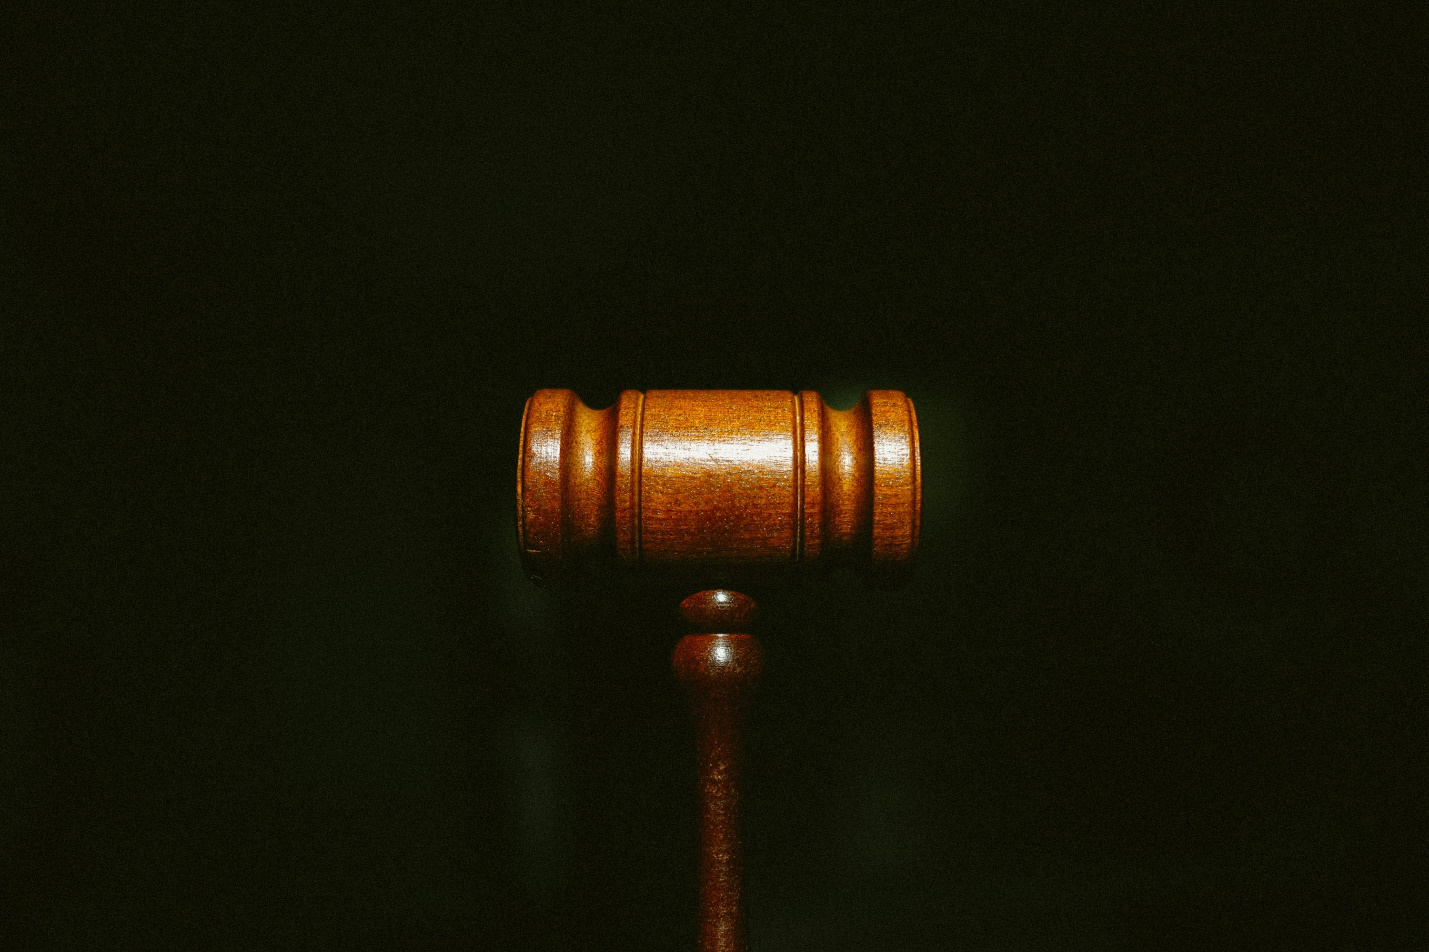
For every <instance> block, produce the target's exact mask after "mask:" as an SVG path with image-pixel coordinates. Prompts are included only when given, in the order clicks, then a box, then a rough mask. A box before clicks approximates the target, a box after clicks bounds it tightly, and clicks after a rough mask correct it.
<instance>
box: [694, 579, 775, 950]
mask: <svg viewBox="0 0 1429 952" xmlns="http://www.w3.org/2000/svg"><path fill="white" fill-rule="evenodd" d="M680 612H681V614H682V615H684V617H685V620H686V621H687V622H689V623H690V624H691V625H692V626H693V627H695V628H696V629H697V631H698V633H697V634H693V635H687V636H686V637H685V638H683V639H682V640H681V641H680V643H679V645H677V646H676V648H675V654H674V658H673V659H672V663H673V665H674V669H675V675H676V677H678V678H679V679H680V682H681V683H682V684H683V685H684V686H685V692H686V694H687V695H688V696H689V699H690V709H691V712H692V713H693V714H694V720H695V741H696V756H697V769H698V789H699V818H700V859H699V863H700V910H699V946H698V948H699V952H745V950H746V949H747V948H748V940H747V938H746V932H745V923H744V903H743V882H742V880H743V872H742V864H741V856H740V853H741V850H740V839H739V824H740V819H739V815H740V787H739V778H740V772H741V766H742V764H741V757H742V751H741V746H742V744H741V741H742V737H741V734H742V727H743V720H744V716H745V712H746V709H747V707H748V703H749V699H750V695H751V694H752V693H753V691H754V686H755V683H756V682H757V681H758V679H759V673H760V668H761V666H762V664H763V652H762V651H761V649H760V647H759V642H758V641H756V640H755V638H754V637H753V636H752V635H749V634H743V633H741V630H742V629H745V628H747V627H748V625H749V623H750V622H752V621H753V620H754V614H755V604H754V599H752V598H750V597H748V596H747V595H742V594H740V593H738V592H730V591H722V590H715V591H706V592H699V593H698V594H695V595H691V596H690V597H689V598H687V599H685V600H684V602H682V603H681V604H680Z"/></svg>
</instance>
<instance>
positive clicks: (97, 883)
mask: <svg viewBox="0 0 1429 952" xmlns="http://www.w3.org/2000/svg"><path fill="white" fill-rule="evenodd" d="M934 10H935V8H934V7H932V6H929V5H925V6H923V7H919V8H917V10H916V11H915V12H912V13H910V12H908V11H894V10H883V11H874V12H869V13H863V14H850V13H848V12H837V13H836V12H832V11H826V10H824V11H815V10H807V11H797V12H791V11H789V10H783V9H780V10H773V9H765V10H763V11H761V12H756V13H748V12H732V11H727V10H723V9H721V8H720V7H718V6H714V5H701V6H698V7H691V8H688V9H680V10H676V11H671V12H666V13H652V14H648V15H636V14H634V13H633V12H628V11H627V12H626V13H623V14H621V15H615V14H612V13H608V12H602V13H588V14H585V15H583V16H580V17H576V18H566V17H561V18H556V17H551V18H543V17H542V16H541V15H534V14H525V15H520V16H511V15H505V14H502V13H498V12H494V11H489V10H485V9H481V8H478V6H477V5H472V6H471V7H470V8H464V7H463V8H453V9H431V8H423V9H422V10H420V11H416V10H413V11H408V12H402V13H395V14H390V15H377V14H370V13H362V14H358V13H354V12H352V11H342V10H339V9H338V8H336V7H332V8H327V9H322V10H317V11H313V12H308V13H303V12H299V11H297V10H291V11H289V12H274V13H262V14H260V13H257V12H255V11H254V10H251V9H248V8H246V7H236V6H235V7H220V6H217V5H203V6H201V7H197V8H193V9H190V10H189V11H188V12H186V13H185V12H182V11H171V12H166V13H164V14H162V15H160V14H154V15H152V16H144V15H139V14H124V15H122V17H115V18H112V19H111V18H106V17H105V16H103V15H95V16H93V17H90V16H87V15H86V16H81V15H80V14H76V13H67V14H63V15H61V16H56V17H52V18H51V19H50V20H49V21H48V22H46V23H43V24H34V25H20V26H16V27H15V28H14V29H13V30H11V31H10V34H11V36H10V38H11V40H12V42H14V43H15V45H16V49H17V53H16V55H15V57H14V58H12V59H11V66H10V67H8V68H9V69H11V71H12V72H11V76H12V81H11V82H10V84H9V85H10V88H11V90H12V92H14V93H16V94H18V102H19V104H20V108H19V109H18V110H16V111H15V113H14V118H15V119H17V120H18V123H17V125H16V127H15V132H14V134H13V135H12V136H10V137H9V139H10V145H11V149H10V150H8V151H9V154H10V156H11V157H12V158H16V159H18V162H17V163H15V164H14V165H13V166H12V167H13V168H14V169H15V170H16V171H15V172H14V174H13V175H12V176H11V178H10V182H9V187H7V190H6V191H7V194H9V196H10V197H9V199H7V201H6V205H7V209H6V212H5V222H6V224H5V226H4V235H5V245H4V248H3V256H4V258H5V261H6V274H7V275H8V277H7V278H6V280H5V282H4V292H3V293H4V294H5V300H6V302H7V303H6V310H7V311H8V312H9V313H11V314H14V315H19V316H20V317H21V318H24V319H25V320H22V321H20V322H11V321H6V322H5V330H4V332H3V334H0V340H3V345H4V348H5V355H6V356H5V378H6V387H7V392H8V394H9V396H7V397H6V403H7V410H8V411H11V412H7V413H6V419H7V421H8V422H7V423H6V424H5V426H4V437H3V438H4V447H3V452H0V466H3V473H4V476H5V479H6V483H5V505H4V509H5V525H4V532H3V537H0V545H2V546H3V548H0V582H3V585H4V589H5V592H6V594H5V596H4V600H3V605H4V614H3V616H0V621H3V624H4V630H5V637H4V639H3V643H4V649H3V655H0V678H3V683H0V692H3V705H4V707H3V712H2V713H3V721H4V724H5V728H4V731H5V736H6V738H7V745H6V753H5V755H4V757H3V761H4V768H3V769H4V777H5V781H4V786H5V788H6V790H7V793H6V794H5V795H4V797H3V799H4V801H5V803H6V806H5V807H4V809H3V813H4V814H5V821H4V827H3V829H4V830H5V831H6V832H5V835H6V841H5V844H4V849H3V858H0V867H3V870H2V871H0V872H3V877H4V879H3V882H4V884H5V891H6V894H7V896H8V898H7V899H6V900H5V901H4V902H3V908H4V912H3V916H4V918H3V920H0V922H3V923H5V927H4V928H5V932H4V934H3V935H0V939H4V940H5V941H4V942H3V944H4V945H5V946H6V947H7V948H9V947H13V948H17V949H18V948H40V947H57V948H72V949H79V948H110V947H113V946H115V945H132V946H134V947H141V948H147V949H165V948H186V949H235V950H237V949H244V950H248V949H275V950H276V949H299V948H314V949H316V948H392V949H424V948H433V949H437V948H442V949H445V948H466V949H519V950H525V949H531V950H537V949H592V950H594V949H622V950H643V949H652V950H653V949H675V948H691V947H692V942H693V912H694V900H695V895H694V830H693V803H692V797H693V791H692V756H693V755H692V750H691V747H690V740H689V735H688V725H687V723H686V721H685V717H684V712H683V709H682V705H681V699H680V697H679V696H678V693H677V691H676V690H675V688H674V686H673V685H672V683H671V680H670V677H669V674H668V654H669V651H670V649H671V647H672V646H673V644H674V642H675V640H676V638H677V637H678V635H679V633H680V632H679V630H678V625H677V623H676V621H675V619H674V617H673V611H672V607H673V606H672V604H671V603H669V602H668V601H661V600H659V599H653V598H652V599H645V600H638V599H630V598H620V597H616V596H613V595H610V594H608V593H607V594H602V593H601V592H599V591H592V590H590V589H589V587H587V589H586V590H571V591H566V592H563V593H547V592H542V591H540V590H537V589H536V588H534V587H533V586H532V585H530V584H529V583H528V582H527V581H526V580H525V579H524V578H523V577H522V576H521V573H520V568H519V565H518V563H517V557H516V544H515V538H514V524H513V479H512V477H513V475H514V468H515V453H516V439H517V430H518V425H519V420H520V413H521V407H522V402H523V400H524V399H525V397H526V396H528V395H529V394H530V393H531V392H532V391H533V390H535V389H536V388H538V387H571V388H574V389H576V390H577V391H578V392H579V393H580V394H581V395H582V396H583V397H584V398H585V399H586V401H587V402H588V403H590V404H591V405H593V406H602V405H606V404H608V403H609V402H610V401H612V400H613V399H614V396H615V394H616V393H617V392H618V391H619V390H620V389H621V388H625V387H636V388H660V387H780V388H785V387H787V388H791V389H817V390H819V391H820V392H821V393H823V394H824V396H825V398H826V399H827V400H829V402H830V403H832V404H834V405H836V406H847V405H849V404H850V403H851V402H852V401H853V400H854V399H856V396H857V394H858V393H859V392H860V391H861V390H863V389H864V388H867V387H894V388H899V389H903V390H905V391H906V392H907V393H908V394H909V395H910V396H912V397H913V399H914V400H915V401H916V403H917V405H918V411H919V417H920V422H921V426H922V438H923V447H924V463H925V473H926V475H925V492H926V498H925V509H924V511H925V530H924V543H923V559H922V564H921V567H920V569H919V572H918V574H917V576H916V578H915V580H914V581H913V582H912V584H910V585H908V586H907V587H905V588H903V589H900V590H896V591H882V590H875V589H871V588H869V587H867V586H865V585H864V584H863V583H862V582H861V581H859V580H858V579H857V578H852V577H849V578H845V577H839V576H833V577H829V578H825V579H821V580H814V581H811V582H809V583H806V584H805V585H803V586H802V587H795V588H791V589H789V590H787V591H776V592H773V593H772V594H768V595H766V597H765V598H764V607H765V621H764V625H763V631H762V633H763V636H764V640H765V644H766V646H767V650H768V653H769V659H770V660H769V664H768V673H767V675H766V678H765V680H764V683H763V687H762V693H761V695H760V698H759V703H758V706H757V709H756V714H755V718H754V722H753V724H752V725H751V738H750V744H749V746H750V767H749V777H748V815H747V831H748V880H749V894H750V917H751V928H752V932H753V936H754V940H755V948H756V949H761V950H769V952H773V950H783V949H788V950H795V949H887V950H903V949H907V950H924V949H943V948H947V949H954V948H958V949H963V948H966V949H1000V948H1019V949H1052V948H1056V949H1119V948H1126V949H1132V948H1136V949H1141V948H1149V947H1154V948H1210V947H1216V948H1253V947H1259V946H1264V945H1282V946H1283V947H1296V948H1365V947H1374V948H1399V947H1403V948H1410V947H1417V948H1423V947H1424V944H1425V943H1426V942H1429V935H1426V927H1425V906H1424V895H1423V884H1424V881H1425V877H1426V875H1429V870H1426V869H1425V862H1424V849H1423V840H1422V839H1421V838H1420V837H1419V835H1418V833H1417V832H1416V825H1417V824H1419V823H1420V822H1421V821H1422V816H1423V813H1424V810H1425V808H1426V804H1425V800H1424V797H1423V793H1422V791H1423V787H1422V785H1421V784H1420V783H1419V782H1418V780H1417V779H1416V778H1417V777H1418V776H1419V775H1420V773H1421V771H1422V768H1423V760H1424V747H1423V742H1424V738H1425V736H1426V728H1429V724H1426V715H1425V701H1424V699H1425V696H1426V689H1429V684H1426V670H1429V669H1426V658H1425V652H1424V649H1423V644H1422V640H1423V635H1424V627H1423V623H1422V617H1423V609H1424V607H1425V594H1424V592H1425V585H1426V582H1429V571H1427V570H1429V559H1426V549H1425V544H1424V536H1423V534H1422V532H1421V529H1420V523H1421V522H1422V520H1423V517H1424V515H1425V494H1424V476H1423V471H1422V464H1421V463H1420V462H1417V461H1416V456H1417V452H1416V450H1417V447H1416V445H1415V443H1416V439H1418V438H1421V437H1422V435H1423V427H1422V424H1421V423H1420V419H1421V418H1420V416H1419V414H1418V412H1417V410H1416V409H1414V406H1415V401H1414V397H1416V396H1417V395H1418V392H1419V391H1421V390H1422V388H1423V370H1422V357H1421V355H1420V354H1419V353H1417V352H1416V351H1415V349H1414V348H1413V347H1412V346H1411V343H1412V340H1413V334H1412V328H1411V319H1413V318H1416V317H1417V318H1419V319H1422V313H1423V299H1422V298H1420V297H1419V296H1418V295H1417V294H1416V293H1415V292H1414V290H1413V288H1414V285H1415V283H1416V279H1415V277H1414V275H1415V274H1416V273H1418V272H1421V271H1422V269H1423V267H1424V260H1425V258H1424V253H1425V250H1426V249H1425V243H1424V232H1423V230H1422V229H1419V228H1418V226H1417V218H1418V216H1417V215H1415V214H1411V213H1412V212H1413V210H1414V209H1415V207H1416V203H1417V202H1420V201H1422V200H1423V198H1424V194H1423V188H1422V177H1423V176H1422V171H1423V168H1422V164H1420V165H1413V166H1412V165H1411V159H1412V157H1413V156H1414V155H1415V154H1416V153H1415V151H1414V150H1413V149H1411V142H1412V136H1411V133H1412V132H1413V129H1412V127H1410V126H1409V125H1408V124H1407V123H1404V122H1402V121H1400V118H1399V117H1398V116H1397V111H1398V109H1399V104H1400V103H1401V102H1403V101H1404V100H1406V99H1407V98H1408V97H1410V96H1411V95H1412V94H1414V93H1415V91H1416V90H1418V91H1419V92H1422V85H1420V84H1419V81H1418V80H1417V79H1416V78H1415V73H1416V72H1417V70H1415V69H1414V66H1415V64H1416V63H1417V62H1419V61H1422V53H1423V49H1424V42H1425V39H1426V37H1425V18H1424V14H1423V10H1422V8H1421V9H1418V10H1416V11H1414V12H1413V13H1400V12H1393V11H1389V12H1386V11H1384V10H1378V9H1374V10H1372V9H1369V8H1363V7H1360V6H1359V5H1353V6H1351V5H1346V7H1345V8H1343V9H1334V8H1329V7H1315V6H1313V5H1311V6H1300V7H1297V8H1296V10H1295V12H1294V13H1293V14H1287V15H1283V16H1282V15H1272V14H1269V13H1262V14H1252V13H1249V12H1246V11H1244V10H1240V9H1238V8H1234V7H1230V6H1228V8H1227V9H1226V10H1224V11H1221V10H1218V9H1216V8H1208V7H1195V6H1191V7H1187V6H1186V5H1184V4H1161V5H1155V4H1147V5H1137V4H1122V5H1119V6H1113V7H1103V8H1099V9H1084V10H1078V11H1076V12H1056V11H1053V10H1051V9H1047V8H1043V7H1041V6H1038V5H1030V4H1011V5H1007V4H982V5H973V6H967V5H963V6H957V5H948V6H938V7H937V8H936V12H934ZM17 64H18V66H19V69H18V70H16V69H15V66H16V65H17ZM1419 131H1420V132H1422V128H1421V129H1420V130H1419ZM1412 170H1414V171H1416V174H1415V176H1414V177H1413V178H1411V171H1412ZM14 411H18V412H14ZM761 594H763V593H761Z"/></svg>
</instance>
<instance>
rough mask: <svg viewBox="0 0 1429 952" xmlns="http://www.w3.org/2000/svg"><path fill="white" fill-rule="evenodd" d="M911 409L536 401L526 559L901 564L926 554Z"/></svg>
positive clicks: (884, 395) (790, 397) (808, 400)
mask: <svg viewBox="0 0 1429 952" xmlns="http://www.w3.org/2000/svg"><path fill="white" fill-rule="evenodd" d="M921 493H922V481H921V473H920V461H919V453H918V424H917V417H916V416H915V413H914V410H913V403H912V401H911V400H909V399H908V398H907V397H906V396H904V395H903V394H902V393H901V392H899V391H896V390H870V391H868V392H867V393H866V394H865V395H864V397H863V399H862V400H860V401H859V403H858V404H857V405H856V406H854V407H853V408H851V409H849V410H842V411H839V410H831V409H829V408H828V407H827V406H825V405H824V403H823V401H822V400H821V399H820V398H819V395H818V394H817V393H813V392H811V391H804V392H802V393H797V394H796V393H792V392H789V391H785V390H652V391H650V392H649V393H644V394H642V393H641V392H639V391H636V390H627V391H625V392H623V393H622V394H621V395H620V399H619V400H618V401H617V402H616V404H615V406H613V407H609V408H607V409H605V410H592V409H590V408H589V407H587V406H585V404H583V403H582V402H581V401H580V399H579V398H578V397H577V396H576V395H575V393H573V392H572V391H570V390H540V391H537V392H536V394H535V395H534V396H532V397H531V398H530V400H528V401H527V403H526V412H525V416H524V418H523V420H522V426H521V451H520V461H519V466H518V471H517V508H518V526H519V532H520V541H521V553H522V557H523V559H524V560H525V563H526V565H527V567H528V569H529V570H531V571H532V572H533V573H535V574H543V573H545V572H548V571H552V570H555V569H557V568H561V567H565V566H569V565H572V564H575V563H578V562H580V561H583V560H587V559H603V558H608V559H617V560H620V561H623V562H629V563H640V564H651V565H658V564H680V565H687V566H688V565H752V564H771V563H798V562H812V561H817V560H821V559H832V560H843V561H851V562H866V563H871V564H896V563H904V562H907V561H909V560H910V559H911V558H912V557H913V554H914V553H915V552H916V550H917V547H918V527H919V519H920V516H921V511H920V510H921Z"/></svg>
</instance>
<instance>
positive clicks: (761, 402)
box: [516, 390, 922, 952]
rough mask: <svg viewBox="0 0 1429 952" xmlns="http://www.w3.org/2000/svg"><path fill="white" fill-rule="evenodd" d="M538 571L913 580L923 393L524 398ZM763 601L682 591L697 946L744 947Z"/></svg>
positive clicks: (527, 491)
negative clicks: (849, 397)
mask: <svg viewBox="0 0 1429 952" xmlns="http://www.w3.org/2000/svg"><path fill="white" fill-rule="evenodd" d="M516 500H517V516H518V521H517V533H518V536H519V541H520V549H521V558H522V562H523V564H524V565H525V567H526V570H527V572H528V573H529V574H530V575H532V576H533V577H534V578H537V579H541V580H546V581H551V582H554V583H556V584H559V581H558V580H559V579H561V578H562V577H563V576H566V575H568V574H571V573H576V572H579V571H581V570H582V568H583V567H587V568H588V567H591V566H593V565H597V564H603V563H613V564H616V565H619V566H623V567H626V568H629V569H631V570H634V571H636V572H641V573H649V574H654V575H666V576H668V577H674V578H678V579H681V580H685V579H707V580H710V581H715V580H718V581H720V582H726V581H727V580H729V579H752V578H755V577H757V576H759V575H762V574H771V573H787V572H789V571H790V570H797V569H799V568H801V567H813V566H824V565H845V566H850V567H854V568H859V569H863V570H866V571H871V572H873V573H875V574H878V575H880V576H882V577H884V578H887V577H894V578H896V577H898V575H899V570H900V569H903V568H906V567H907V566H908V565H910V564H911V561H912V559H913V557H914V554H915V553H916V552H917V549H918V531H919V525H920V521H921V515H922V513H921V509H922V473H921V465H920V458H919V450H918V421H917V417H916V415H915V413H914V409H913V402H912V401H911V400H909V399H908V398H907V397H906V396H904V395H903V394H902V393H901V392H899V391H897V390H869V391H867V392H866V393H865V394H864V395H863V397H862V399H860V400H859V402H858V403H857V404H856V405H855V406H853V407H852V408H850V409H848V410H833V409H830V408H829V407H828V406H826V405H825V404H824V402H823V400H822V399H820V397H819V395H818V394H817V393H814V392H812V391H807V390H806V391H802V392H799V393H792V392H790V391H786V390H651V391H649V392H647V393H641V392H640V391H638V390H626V391H624V392H622V393H621V394H620V398H619V399H618V400H617V401H616V403H615V405H614V406H611V407H608V408H606V409H604V410H592V409H591V408H589V407H587V406H586V405H585V404H584V403H582V402H581V400H580V398H579V397H577V396H576V394H575V393H574V392H572V391H570V390H538V391H537V392H536V393H535V395H533V396H532V397H531V398H530V399H529V400H527V401H526V410H525V413H524V415H523V417H522V421H521V454H520V461H519V466H518V469H517V477H516ZM756 613H757V606H756V605H755V601H754V599H753V598H750V597H749V596H748V595H745V594H743V593H740V592H738V591H734V590H732V589H731V588H729V587H725V586H724V585H721V586H720V587H710V586H708V585H706V586H703V587H702V590H700V591H697V592H696V593H695V594H692V595H690V596H689V597H687V598H685V599H684V600H683V601H682V602H681V603H680V614H681V615H682V616H683V618H684V620H685V622H686V623H687V624H688V625H689V626H690V627H692V628H693V629H694V633H692V634H690V635H687V636H685V637H684V638H683V639H682V640H681V641H680V642H679V644H678V645H677V646H676V647H675V652H674V657H673V666H674V670H675V675H676V677H677V678H679V680H680V682H681V683H682V684H683V686H684V688H685V691H686V694H687V696H688V698H689V701H690V707H691V710H692V713H693V715H694V720H695V734H696V741H697V743H696V748H697V766H698V797H699V826H700V852H699V883H700V888H699V896H700V909H699V933H698V934H699V952H745V950H746V949H747V947H748V940H747V937H746V930H745V923H744V912H743V904H742V901H741V894H742V874H741V862H740V839H739V814H740V786H739V775H740V764H741V756H740V747H741V734H742V722H743V718H744V714H745V711H746V708H747V704H748V701H749V698H750V696H751V694H752V692H753V690H754V685H755V682H756V681H757V680H758V677H759V672H760V668H761V666H762V664H763V651H762V649H761V647H760V645H759V642H758V641H757V640H756V639H755V638H754V637H753V636H752V635H750V634H749V633H748V631H747V629H748V628H749V626H750V624H751V623H752V622H753V621H754V618H755V616H756Z"/></svg>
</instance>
